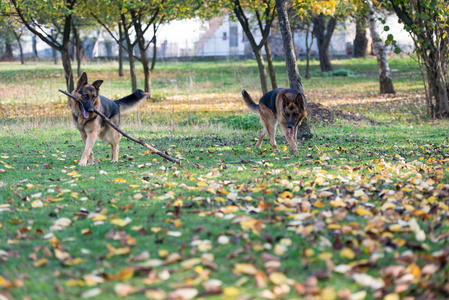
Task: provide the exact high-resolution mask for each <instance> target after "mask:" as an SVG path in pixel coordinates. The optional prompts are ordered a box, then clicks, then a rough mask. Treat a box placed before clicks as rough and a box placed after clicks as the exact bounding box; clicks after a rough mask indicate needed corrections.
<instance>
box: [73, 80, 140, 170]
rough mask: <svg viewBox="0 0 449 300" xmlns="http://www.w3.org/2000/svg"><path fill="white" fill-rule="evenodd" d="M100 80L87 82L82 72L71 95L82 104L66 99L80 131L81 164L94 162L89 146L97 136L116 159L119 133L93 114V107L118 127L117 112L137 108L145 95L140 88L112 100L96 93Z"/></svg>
mask: <svg viewBox="0 0 449 300" xmlns="http://www.w3.org/2000/svg"><path fill="white" fill-rule="evenodd" d="M102 83H103V80H97V81H95V82H93V83H92V84H89V83H87V75H86V73H83V74H82V75H81V77H80V79H79V80H78V83H77V85H76V88H75V90H74V91H73V93H72V94H73V95H75V96H77V97H78V98H81V99H82V101H81V102H82V103H79V102H78V101H77V100H74V99H72V98H69V106H70V107H71V109H72V117H73V123H74V124H75V127H76V128H77V129H78V130H79V132H80V135H81V139H82V140H83V142H84V145H85V148H84V152H83V155H82V156H81V159H80V161H79V165H80V166H85V165H87V164H89V165H92V164H94V163H95V161H94V155H93V153H92V148H93V147H94V145H95V141H96V140H97V138H100V139H101V140H102V141H107V142H109V144H110V145H111V158H112V159H111V161H112V162H117V161H118V154H119V142H120V137H121V135H120V133H118V132H117V131H116V130H115V129H114V128H112V127H111V126H110V125H109V124H107V123H105V122H104V120H103V119H102V118H101V117H100V116H98V115H97V114H95V113H94V110H93V108H95V109H97V110H98V111H100V112H102V113H103V114H104V115H106V117H108V118H109V119H110V120H111V121H112V122H113V123H114V124H115V125H117V126H120V115H121V114H123V113H126V112H128V111H131V110H132V109H134V108H137V107H138V106H139V105H140V104H141V103H143V102H144V100H145V99H146V98H147V97H148V94H147V93H145V92H143V91H142V90H136V91H135V92H134V93H133V94H131V95H129V96H126V97H124V98H122V99H120V100H115V101H112V100H110V99H108V98H106V97H104V96H101V95H100V94H99V92H100V86H101V84H102Z"/></svg>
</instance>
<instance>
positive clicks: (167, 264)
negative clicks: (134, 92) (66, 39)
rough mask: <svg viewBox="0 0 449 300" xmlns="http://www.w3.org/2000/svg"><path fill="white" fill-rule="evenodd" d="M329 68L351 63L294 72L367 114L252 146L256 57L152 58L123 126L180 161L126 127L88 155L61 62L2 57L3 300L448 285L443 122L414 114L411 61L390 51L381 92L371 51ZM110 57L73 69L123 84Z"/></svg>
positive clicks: (402, 293)
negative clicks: (294, 147) (147, 81)
mask: <svg viewBox="0 0 449 300" xmlns="http://www.w3.org/2000/svg"><path fill="white" fill-rule="evenodd" d="M333 63H334V67H335V68H336V69H337V68H344V69H348V70H351V71H353V72H354V73H355V76H352V77H313V78H312V79H310V80H307V81H306V80H304V81H303V83H304V85H305V89H306V93H307V96H308V99H309V101H312V102H318V103H321V104H323V105H325V106H326V107H329V108H335V109H342V110H348V111H352V112H356V113H359V114H360V115H363V116H365V117H368V118H371V119H375V120H376V121H377V123H375V124H376V125H372V123H370V122H355V121H346V120H343V119H337V120H336V121H335V122H333V123H331V124H326V123H323V122H319V121H314V122H313V123H312V128H313V133H314V134H315V137H314V138H313V139H311V140H308V141H305V142H302V143H301V144H300V145H299V147H298V148H299V155H298V156H291V155H290V154H289V152H288V149H287V147H286V141H285V139H283V137H282V136H281V135H280V133H278V135H277V140H278V145H279V146H280V149H281V151H280V152H279V153H273V152H272V149H271V147H270V146H269V143H268V141H264V143H263V144H262V149H261V150H257V149H255V143H256V141H255V138H256V136H257V134H258V131H259V130H260V125H258V121H257V118H256V117H254V116H252V115H249V114H247V111H246V109H245V108H244V107H243V104H242V103H241V99H240V98H239V91H240V89H241V88H242V87H244V88H246V89H247V90H248V91H249V92H250V93H251V94H252V95H254V98H256V96H257V95H259V96H260V92H259V91H258V89H259V88H258V80H257V78H256V74H257V73H256V72H257V69H256V68H257V66H256V63H255V62H254V61H239V62H232V61H222V62H207V63H206V62H205V63H193V62H190V63H163V64H162V63H161V64H159V65H157V70H156V71H155V72H154V73H153V82H152V84H153V93H152V95H153V97H154V98H155V99H154V101H153V102H150V103H148V104H147V105H146V106H145V107H144V108H143V109H141V110H140V112H139V113H133V114H131V115H130V116H127V117H126V118H124V122H123V124H122V128H123V129H124V130H125V131H127V132H129V133H130V134H131V135H133V136H136V137H139V138H142V139H143V140H145V141H146V142H149V143H151V144H152V145H153V146H154V147H156V148H158V149H160V150H165V151H167V152H169V153H170V154H171V155H172V156H174V157H177V158H179V159H181V164H180V165H174V164H172V163H169V162H166V161H163V160H162V159H161V158H160V157H157V156H155V155H152V154H150V153H148V152H147V151H146V149H144V148H142V147H141V146H140V145H138V144H135V143H133V142H131V141H129V140H126V139H125V138H123V139H122V140H121V143H120V146H121V147H120V156H121V157H120V159H119V162H118V163H116V164H113V163H111V162H110V161H109V158H108V157H107V155H108V154H109V146H107V145H106V144H104V143H100V142H98V143H97V144H96V146H95V147H94V156H95V158H96V159H98V162H97V164H96V165H94V166H88V167H78V166H77V161H78V160H79V159H80V157H81V154H82V151H83V147H82V142H81V139H80V137H79V134H78V132H77V130H76V129H75V128H74V127H73V125H71V121H70V116H69V111H68V108H67V107H66V106H65V104H64V102H65V101H66V100H64V97H62V95H59V94H58V92H57V89H58V88H64V83H63V78H62V77H61V76H60V74H61V69H60V67H59V66H53V65H47V64H43V63H40V64H32V65H25V66H20V65H15V64H0V81H1V82H2V85H1V90H0V93H1V95H0V96H1V97H0V98H1V99H2V102H1V106H0V113H1V114H0V138H1V140H2V142H1V144H0V297H2V296H3V297H5V298H6V299H24V298H26V297H30V298H32V299H36V298H39V297H41V298H43V299H79V298H80V297H82V298H92V299H119V298H122V297H123V296H127V298H129V299H134V298H135V299H145V298H147V299H193V298H195V299H199V298H207V299H297V298H299V299H301V298H304V297H305V298H307V299H325V300H328V299H375V298H376V299H389V300H392V299H400V298H405V297H409V299H414V297H416V299H417V298H418V297H422V299H444V298H447V297H448V296H449V286H448V284H447V274H448V272H449V267H448V265H449V264H448V253H449V244H448V237H449V236H448V233H447V232H448V230H449V223H448V219H447V215H448V210H449V209H448V205H449V184H448V183H449V180H448V179H449V163H448V162H449V154H448V153H449V151H448V150H449V123H448V122H445V121H429V120H427V118H426V117H425V115H424V109H423V106H422V94H423V92H422V82H421V79H420V77H419V76H417V75H419V70H418V69H417V66H416V64H415V63H414V62H413V60H411V59H399V58H398V59H392V60H391V61H390V67H391V69H393V70H397V71H394V74H395V81H394V84H395V88H396V89H397V91H398V93H397V94H396V95H395V96H388V97H386V96H379V95H377V94H376V93H377V88H378V86H377V84H378V83H377V78H376V77H375V74H376V61H375V60H372V59H364V60H341V61H334V62H333ZM303 65H304V63H303V62H301V63H300V68H302V69H303ZM115 67H116V66H115V65H114V64H113V63H107V64H106V63H90V64H87V65H86V70H87V71H88V74H89V75H90V79H91V80H90V81H92V80H95V79H100V78H102V79H105V83H104V85H103V86H102V93H104V94H105V95H108V96H110V97H111V98H114V97H119V96H124V95H126V94H128V93H129V82H128V80H127V78H119V77H118V76H117V75H116V73H115ZM276 67H277V71H278V73H277V74H278V82H283V81H284V82H285V80H286V79H285V69H284V68H283V67H282V62H276ZM317 69H318V64H317V62H314V63H313V70H315V71H316V70H317ZM24 86H26V87H27V88H26V89H24V88H23V87H24ZM3 99H4V100H3Z"/></svg>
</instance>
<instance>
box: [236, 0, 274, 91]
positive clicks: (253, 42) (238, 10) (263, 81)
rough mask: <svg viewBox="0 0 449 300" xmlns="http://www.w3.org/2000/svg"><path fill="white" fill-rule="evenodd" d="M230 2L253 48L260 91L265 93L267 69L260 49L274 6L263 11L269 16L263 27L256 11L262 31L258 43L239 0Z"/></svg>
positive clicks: (264, 40)
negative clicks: (271, 9) (270, 9)
mask: <svg viewBox="0 0 449 300" xmlns="http://www.w3.org/2000/svg"><path fill="white" fill-rule="evenodd" d="M232 2H233V5H234V7H233V10H234V14H235V16H236V18H237V20H238V21H239V23H240V25H241V26H242V29H243V32H244V33H245V35H246V37H247V38H248V41H249V44H250V45H251V49H252V50H253V53H254V56H255V57H256V61H257V66H258V68H259V78H260V85H261V88H262V92H263V93H264V94H265V93H266V92H268V83H267V82H268V80H267V70H266V69H265V63H264V60H263V56H262V52H261V50H262V47H263V46H264V44H265V43H266V41H267V39H268V35H269V34H270V28H271V24H272V21H273V19H274V12H275V11H274V7H272V8H273V11H271V12H270V11H266V12H265V15H266V16H270V17H269V18H267V19H266V23H265V27H264V25H263V24H262V19H261V17H260V15H259V13H258V12H257V11H256V16H257V19H258V23H259V29H260V31H261V33H262V40H261V41H260V42H259V43H256V40H255V39H254V35H253V33H252V31H251V28H250V22H249V20H248V18H247V17H246V15H245V13H244V10H243V8H242V6H241V5H240V2H239V1H232ZM266 9H269V7H267V8H266Z"/></svg>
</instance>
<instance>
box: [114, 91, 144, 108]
mask: <svg viewBox="0 0 449 300" xmlns="http://www.w3.org/2000/svg"><path fill="white" fill-rule="evenodd" d="M148 95H149V94H148V93H145V92H144V91H142V90H136V91H135V92H134V93H133V94H131V95H128V96H126V97H124V98H122V99H119V100H115V101H114V102H115V103H116V104H117V105H118V107H119V108H120V114H126V113H128V112H130V111H132V110H133V109H136V108H138V107H139V106H140V105H141V104H142V103H143V102H144V100H145V99H147V98H148Z"/></svg>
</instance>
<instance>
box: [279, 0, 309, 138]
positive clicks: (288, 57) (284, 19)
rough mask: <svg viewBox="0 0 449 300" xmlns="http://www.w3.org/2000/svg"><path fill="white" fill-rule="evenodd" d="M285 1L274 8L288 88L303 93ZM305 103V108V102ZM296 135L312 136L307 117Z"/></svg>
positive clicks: (281, 1) (302, 136)
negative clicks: (277, 20) (279, 32)
mask: <svg viewBox="0 0 449 300" xmlns="http://www.w3.org/2000/svg"><path fill="white" fill-rule="evenodd" d="M285 1H286V0H276V9H277V12H278V19H279V28H280V30H281V35H282V43H283V46H284V51H285V63H286V66H287V72H288V81H289V83H290V88H292V89H295V90H298V91H299V92H300V93H302V94H304V89H303V87H302V83H301V77H299V71H298V65H297V64H296V55H295V50H294V49H295V48H294V46H293V39H292V33H291V29H290V23H289V21H288V15H287V8H286V7H285ZM304 100H306V99H304ZM305 102H306V101H305ZM305 104H306V109H307V102H306V103H305ZM297 137H298V139H307V138H311V137H312V133H311V131H310V124H309V119H308V118H306V120H304V121H303V122H302V123H301V125H300V126H299V128H298V134H297Z"/></svg>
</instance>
